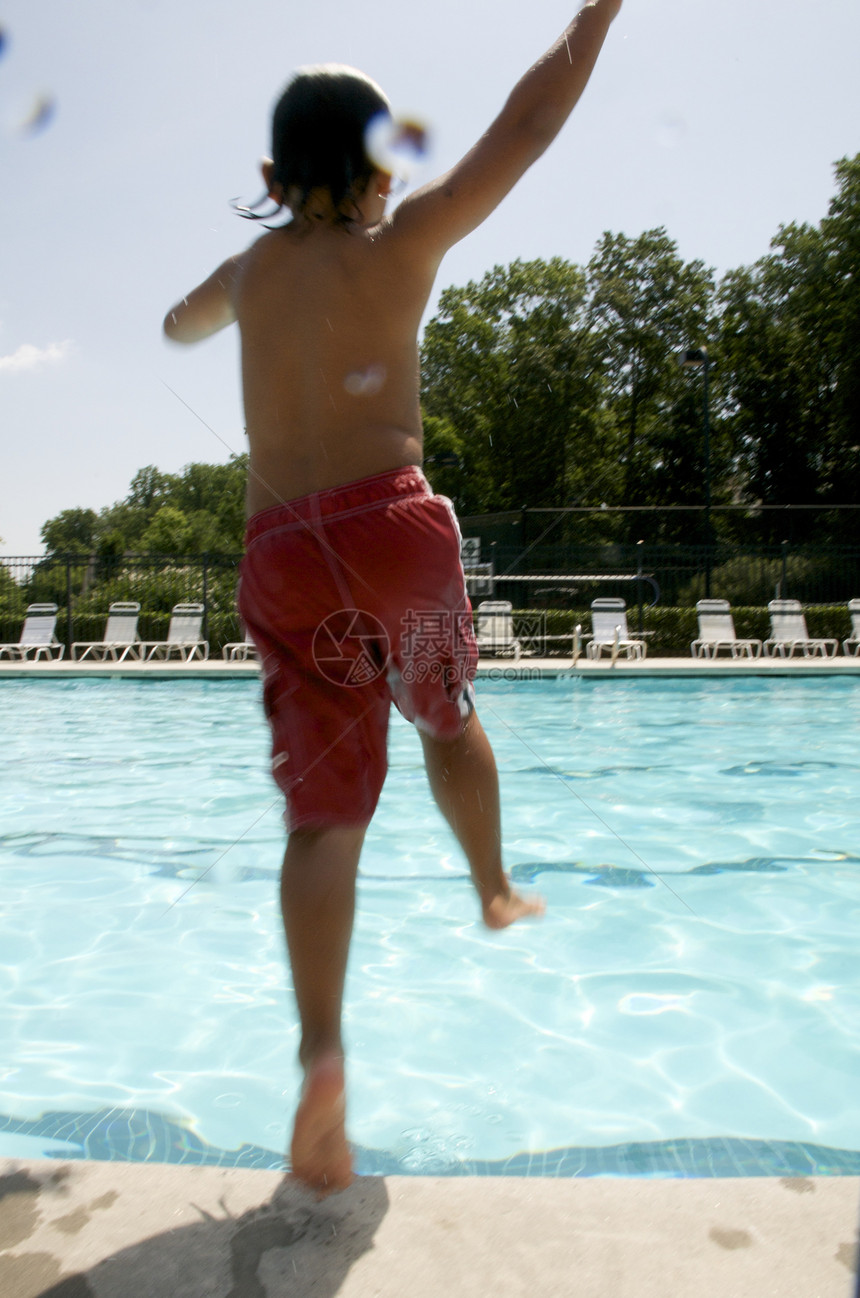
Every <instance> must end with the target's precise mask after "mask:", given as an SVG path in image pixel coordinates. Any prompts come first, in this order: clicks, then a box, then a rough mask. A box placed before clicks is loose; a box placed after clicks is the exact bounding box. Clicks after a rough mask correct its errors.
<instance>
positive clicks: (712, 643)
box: [690, 599, 761, 658]
mask: <svg viewBox="0 0 860 1298" xmlns="http://www.w3.org/2000/svg"><path fill="white" fill-rule="evenodd" d="M696 613H697V615H698V618H699V638H698V640H694V641H693V643H692V644H691V645H690V653H691V654H692V655H693V657H694V658H717V657H718V656H719V653H720V650H721V649H725V650H727V651H728V652H729V653H730V654H731V656H732V657H733V658H760V657H761V640H739V639H738V637H737V635H736V634H735V624H734V620H733V618H732V610H731V605H730V604H729V601H728V600H727V599H700V600H699V602H698V604H697V605H696Z"/></svg>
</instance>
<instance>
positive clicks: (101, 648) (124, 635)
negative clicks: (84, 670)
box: [72, 600, 140, 663]
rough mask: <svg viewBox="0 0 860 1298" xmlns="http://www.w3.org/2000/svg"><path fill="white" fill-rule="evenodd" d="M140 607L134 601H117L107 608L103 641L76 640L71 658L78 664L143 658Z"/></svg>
mask: <svg viewBox="0 0 860 1298" xmlns="http://www.w3.org/2000/svg"><path fill="white" fill-rule="evenodd" d="M139 615H140V605H139V604H137V603H135V602H134V601H133V600H125V601H123V600H118V601H116V602H115V603H113V604H111V606H110V608H109V609H108V619H107V625H106V627H105V633H104V639H103V640H77V641H75V643H74V644H73V645H72V657H73V658H76V659H77V660H78V661H79V662H83V661H84V659H85V658H92V659H93V660H94V661H96V662H106V661H107V659H108V658H110V659H111V660H112V661H113V662H120V663H121V662H124V661H125V659H126V658H140V636H139V635H138V634H137V622H138V617H139Z"/></svg>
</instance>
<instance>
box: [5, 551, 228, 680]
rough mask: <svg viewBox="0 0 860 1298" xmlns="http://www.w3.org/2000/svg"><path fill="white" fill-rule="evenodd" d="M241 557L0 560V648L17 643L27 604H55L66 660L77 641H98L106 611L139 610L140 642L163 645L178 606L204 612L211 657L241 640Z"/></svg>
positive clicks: (195, 556)
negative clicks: (126, 605)
mask: <svg viewBox="0 0 860 1298" xmlns="http://www.w3.org/2000/svg"><path fill="white" fill-rule="evenodd" d="M240 559H241V555H220V554H219V555H192V556H180V555H171V556H164V555H125V556H122V557H118V558H107V559H100V558H97V557H87V556H85V555H52V556H50V557H47V558H38V557H36V558H32V557H30V558H28V557H18V558H5V557H4V558H2V559H0V643H3V644H11V643H14V642H15V641H17V639H18V636H19V634H20V631H21V625H22V622H23V619H24V615H25V613H26V611H27V607H28V605H30V604H56V605H57V609H58V617H57V639H58V640H59V641H60V642H61V643H63V644H65V645H66V652H67V654H70V653H71V646H72V644H73V643H74V642H75V641H86V640H100V639H101V637H102V635H103V633H104V629H105V623H106V621H107V615H108V609H109V607H110V605H111V604H113V603H116V602H118V601H120V600H134V601H136V602H137V603H139V604H140V620H139V632H140V637H141V639H142V640H149V641H154V640H164V639H165V638H166V635H167V629H168V626H169V624H170V613H171V610H172V609H173V607H174V605H176V604H187V603H200V604H202V605H203V606H204V609H205V616H204V622H203V638H204V639H205V640H208V641H209V647H210V653H211V654H213V655H219V654H220V652H221V648H222V646H223V645H225V644H229V643H233V642H235V641H238V640H241V639H242V631H241V626H240V622H239V615H238V613H237V612H236V582H237V579H238V566H239V562H240Z"/></svg>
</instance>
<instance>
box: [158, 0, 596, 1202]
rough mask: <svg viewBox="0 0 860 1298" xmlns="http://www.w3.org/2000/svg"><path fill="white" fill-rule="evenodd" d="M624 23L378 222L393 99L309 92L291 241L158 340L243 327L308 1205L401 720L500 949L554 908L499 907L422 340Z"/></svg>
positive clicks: (340, 1093)
mask: <svg viewBox="0 0 860 1298" xmlns="http://www.w3.org/2000/svg"><path fill="white" fill-rule="evenodd" d="M620 7H621V0H588V3H586V4H585V6H584V7H583V8H582V9H581V10H580V12H579V13H578V15H577V16H576V18H574V20H573V22H571V24H570V25H569V26H568V28H567V30H566V31H565V32H564V33H563V35H562V36H561V37H560V38H559V40H558V41H557V42H556V43H555V44H554V45H553V46H552V47H551V49H549V50H548V51H547V53H546V54H545V55H544V56H543V58H542V59H540V60H539V62H538V63H536V64H535V65H534V67H532V68H531V69H530V70H529V71H528V72H527V73H526V74H525V76H524V77H523V78H522V79H521V80H520V82H519V83H518V84H517V85H516V86H515V88H514V90H513V92H512V93H511V95H510V97H509V99H508V101H507V103H506V104H505V106H504V108H503V109H502V111H501V113H500V114H499V116H498V117H497V118H496V120H495V121H494V122H493V124H492V125H491V126H490V128H489V130H488V131H487V132H486V134H485V135H483V136H482V137H481V139H480V140H479V141H478V143H477V144H476V145H475V146H474V147H473V148H472V149H471V150H470V151H469V152H468V153H467V154H466V155H465V157H464V158H463V159H462V160H461V161H460V162H458V163H457V164H456V166H454V167H453V168H452V169H451V170H450V171H449V172H448V173H447V174H446V175H443V176H441V177H440V178H439V179H437V180H434V181H432V182H431V183H429V184H427V185H424V186H423V187H422V188H421V189H419V190H417V191H416V192H415V193H413V194H410V195H409V196H408V197H406V198H405V199H404V200H403V201H402V202H401V203H400V205H399V206H398V207H397V208H396V209H395V210H394V211H393V212H391V213H390V214H388V215H387V214H386V200H387V198H388V194H389V189H390V184H391V177H390V175H388V174H387V172H386V170H385V169H384V162H383V161H380V159H378V158H377V159H376V160H375V161H374V160H373V159H372V158H371V157H369V156H368V153H367V152H366V151H365V138H366V131H367V127H368V124H369V123H370V122H371V121H373V120H374V119H378V117H379V115H380V114H387V113H388V104H387V101H386V99H385V97H384V96H383V94H382V92H381V91H380V90H379V88H378V87H377V86H376V85H375V84H374V83H373V82H371V81H370V80H369V79H368V78H366V77H364V76H363V75H362V74H361V73H358V72H355V71H354V70H352V69H348V68H342V67H339V66H336V65H325V66H323V67H320V68H311V69H304V70H302V71H300V72H299V73H298V74H296V76H295V77H294V79H293V80H292V81H291V82H290V84H289V85H288V87H287V89H286V91H285V92H284V95H283V96H282V98H281V100H280V101H279V103H278V105H277V107H276V109H275V116H274V121H273V159H272V161H267V162H265V163H264V164H263V176H264V179H265V183H266V188H267V191H268V194H269V197H270V198H271V199H272V200H273V201H274V202H275V203H276V204H277V205H278V206H279V207H282V208H285V209H287V210H288V211H289V213H290V214H291V218H292V219H291V220H290V221H289V223H288V224H286V225H284V226H282V227H280V228H278V229H275V230H271V231H269V232H268V233H266V234H264V235H263V236H262V237H261V238H259V239H258V240H257V241H256V242H255V243H254V244H253V245H252V246H251V247H250V248H249V249H248V250H247V251H246V252H243V253H240V254H239V255H238V256H236V257H233V258H231V259H230V260H229V261H227V262H225V263H224V265H223V266H221V267H219V269H218V270H216V271H215V273H214V274H213V275H211V276H210V278H209V279H207V280H206V281H205V282H204V283H203V284H201V285H200V286H199V287H198V288H196V289H194V291H193V292H191V293H189V295H188V296H187V297H186V298H184V299H183V300H182V301H181V302H179V303H178V304H177V305H176V306H175V307H174V308H173V309H172V310H171V311H169V312H168V314H167V317H166V319H165V322H164V329H165V333H166V334H167V336H168V338H171V339H173V340H174V341H175V342H179V343H193V342H198V341H199V340H200V339H203V338H206V337H208V336H209V335H210V334H213V333H215V332H216V331H217V330H219V329H223V328H224V326H225V325H228V324H231V323H232V322H233V321H237V322H238V325H239V330H240V333H241V342H242V381H243V387H244V401H245V414H246V426H247V432H248V438H249V443H250V470H249V480H248V494H247V504H248V514H249V523H248V532H247V537H246V541H247V552H246V555H245V559H244V561H243V565H242V576H241V583H240V593H239V608H240V612H241V614H242V617H243V620H244V622H245V625H246V627H247V628H248V630H249V631H250V633H251V635H252V637H253V639H254V640H255V642H256V644H257V646H258V647H259V649H260V653H261V657H262V659H263V670H264V702H265V707H266V712H267V715H268V718H269V722H270V725H271V728H272V735H273V764H272V765H273V772H274V776H275V779H276V781H277V783H278V784H279V786H280V787H281V789H282V790H283V791H284V793H285V795H286V800H287V813H286V823H287V830H288V838H287V849H286V854H285V857H284V865H283V872H282V876H281V904H282V909H283V917H284V929H285V933H286V939H287V946H288V950H289V957H290V963H291V967H292V974H293V985H294V989H295V995H296V1001H297V1004H298V1010H299V1017H300V1021H301V1045H300V1050H299V1058H300V1062H301V1064H302V1067H303V1070H304V1078H305V1080H304V1086H303V1089H302V1095H301V1098H300V1101H299V1105H298V1109H297V1112H296V1117H295V1124H294V1131H293V1138H292V1146H291V1160H292V1174H293V1176H294V1177H296V1178H297V1179H298V1180H300V1181H301V1182H303V1183H304V1184H305V1185H306V1186H307V1187H309V1188H310V1189H312V1190H314V1191H316V1192H317V1193H318V1194H320V1195H322V1194H326V1193H330V1192H331V1191H333V1190H339V1189H342V1188H344V1187H345V1186H346V1185H348V1184H349V1182H350V1180H351V1178H352V1162H351V1157H350V1151H349V1146H348V1144H347V1141H346V1135H345V1128H344V1112H345V1090H344V1055H343V1045H342V1040H341V1006H342V1000H343V988H344V978H345V974H346V963H347V954H348V950H349V942H350V937H351V933H352V924H353V916H354V907H355V880H356V873H357V869H358V859H359V854H360V852H361V847H362V842H363V840H364V835H365V832H366V830H367V826H368V823H369V821H370V819H371V817H372V815H373V811H374V809H375V806H376V803H377V800H378V797H379V793H380V790H381V788H382V782H383V780H384V777H385V770H386V730H387V724H388V716H389V711H390V705H391V702H392V700H393V701H394V702H395V703H396V704H397V706H398V707H399V708H400V710H401V711H402V712H403V714H404V715H405V716H407V717H408V718H409V719H410V720H412V721H414V722H415V723H416V725H417V727H418V729H419V731H420V734H421V740H422V744H423V747H424V758H425V763H426V767H427V773H428V777H429V781H430V787H431V789H432V792H433V794H434V797H435V798H436V801H437V803H438V805H439V807H440V809H441V811H442V812H443V814H444V816H445V817H446V819H447V820H448V822H449V824H450V825H451V827H452V829H453V831H454V833H455V835H456V837H457V839H458V841H459V843H460V845H461V847H462V849H463V852H464V853H465V856H466V858H467V860H468V862H469V867H470V870H471V875H472V879H473V881H474V884H475V888H476V890H477V893H478V898H479V900H480V904H481V910H482V915H483V919H484V922H485V923H486V924H488V925H489V926H490V927H491V928H503V927H505V926H506V925H508V924H510V923H512V922H513V921H514V920H517V919H520V918H522V917H524V916H530V915H538V914H540V913H541V912H542V909H543V905H542V902H541V901H540V900H539V899H538V898H535V897H522V896H520V895H518V894H517V893H516V892H514V891H513V890H512V888H511V887H510V884H509V882H508V880H507V877H506V875H505V873H504V869H503V867H502V858H501V828H500V813H499V791H498V777H497V773H496V766H495V761H494V758H493V754H492V750H491V749H490V746H489V743H488V741H487V738H486V735H485V734H484V731H483V729H482V727H481V724H480V721H479V720H478V716H477V713H476V712H475V711H474V697H473V693H472V686H471V678H472V677H473V676H474V670H475V663H476V659H477V652H476V648H475V642H474V636H473V634H472V630H471V620H470V606H469V601H468V597H467V595H466V590H465V584H464V578H463V572H462V568H461V566H460V563H459V532H458V530H457V526H456V522H455V521H454V518H453V515H452V513H451V508H450V504H449V502H447V501H446V500H444V499H443V498H442V497H438V496H434V495H433V494H432V492H431V491H430V489H429V487H428V485H427V483H426V481H425V479H424V477H423V475H422V473H421V469H420V465H421V458H422V429H421V415H420V410H419V403H418V341H417V339H418V329H419V325H420V321H421V317H422V314H423V311H424V308H425V306H426V303H427V301H428V298H429V296H430V292H431V289H432V287H433V281H434V278H435V276H436V272H437V270H438V268H439V263H440V262H441V260H442V257H443V256H444V254H445V252H446V251H447V250H448V248H450V247H451V245H452V244H454V243H456V242H457V241H458V240H459V239H462V238H464V236H465V235H467V234H469V232H470V231H471V230H474V229H475V227H476V226H478V225H480V223H481V222H482V221H483V220H484V219H485V217H487V216H489V214H490V213H491V212H492V211H493V209H494V208H495V207H496V205H497V204H498V203H499V202H501V200H502V199H503V198H504V196H505V195H506V194H507V193H508V191H509V190H510V189H511V188H512V187H513V185H514V184H515V183H516V182H517V181H518V180H519V179H520V177H521V176H522V175H523V173H524V172H525V171H526V170H527V169H528V167H529V166H530V165H531V164H532V163H533V162H534V161H535V160H536V159H537V158H539V157H540V155H541V154H542V153H543V152H544V150H545V149H546V148H547V146H548V145H549V144H550V143H551V141H552V140H553V139H554V137H555V136H556V134H557V133H558V131H559V130H560V129H561V127H562V125H563V124H564V122H565V120H566V118H567V117H568V115H569V113H570V112H571V110H572V109H573V107H574V105H575V104H576V102H577V100H578V99H579V97H580V95H581V94H582V91H583V90H584V88H585V86H586V83H587V82H588V78H589V76H590V74H591V71H592V68H593V67H594V64H595V62H596V60H597V57H598V54H599V52H600V49H601V46H602V44H603V41H604V38H605V36H606V33H607V30H608V28H609V25H610V23H611V22H612V20H613V18H615V16H616V14H617V13H618V11H619V9H620ZM421 619H424V623H423V624H424V626H425V627H426V626H428V625H429V626H431V627H433V628H435V632H436V634H435V635H434V636H431V637H430V640H431V642H432V652H431V655H430V659H429V661H428V660H427V658H426V649H427V644H426V641H425V644H424V651H425V656H424V657H423V658H421V661H418V658H419V657H421V655H420V653H419V652H418V650H417V649H416V644H417V639H416V636H415V634H414V632H415V627H416V624H417V625H419V626H420V625H421ZM428 619H429V620H428ZM419 647H420V646H419ZM339 655H340V656H342V661H339ZM358 669H360V670H358Z"/></svg>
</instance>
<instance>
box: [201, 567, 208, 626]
mask: <svg viewBox="0 0 860 1298" xmlns="http://www.w3.org/2000/svg"><path fill="white" fill-rule="evenodd" d="M201 558H202V564H203V639H204V640H208V639H209V599H208V594H209V589H208V585H207V577H208V573H209V569H208V564H207V559H208V558H209V556H208V554H204V555H202V556H201Z"/></svg>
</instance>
